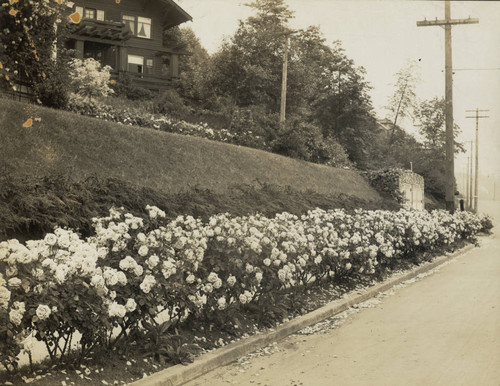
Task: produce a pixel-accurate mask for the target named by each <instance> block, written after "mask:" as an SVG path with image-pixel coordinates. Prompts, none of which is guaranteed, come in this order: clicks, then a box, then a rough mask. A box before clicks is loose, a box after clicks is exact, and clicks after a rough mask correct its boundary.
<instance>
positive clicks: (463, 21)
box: [417, 17, 479, 27]
mask: <svg viewBox="0 0 500 386" xmlns="http://www.w3.org/2000/svg"><path fill="white" fill-rule="evenodd" d="M478 23H479V19H477V18H470V17H469V18H468V19H450V20H446V19H445V20H422V21H417V27H430V26H435V25H456V24H478Z"/></svg>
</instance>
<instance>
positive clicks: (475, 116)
mask: <svg viewBox="0 0 500 386" xmlns="http://www.w3.org/2000/svg"><path fill="white" fill-rule="evenodd" d="M465 111H466V112H468V113H474V112H475V113H476V115H474V116H472V117H466V118H476V175H475V177H474V212H475V213H477V201H478V198H479V191H478V177H479V162H478V160H479V119H480V118H489V117H488V116H486V115H479V112H486V111H490V110H479V109H478V108H476V109H475V110H465Z"/></svg>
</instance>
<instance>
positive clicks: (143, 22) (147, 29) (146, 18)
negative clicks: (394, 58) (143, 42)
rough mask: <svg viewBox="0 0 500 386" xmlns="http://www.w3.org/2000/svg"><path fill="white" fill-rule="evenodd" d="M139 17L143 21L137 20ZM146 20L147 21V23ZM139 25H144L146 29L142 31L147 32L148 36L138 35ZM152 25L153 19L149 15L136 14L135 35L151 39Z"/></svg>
mask: <svg viewBox="0 0 500 386" xmlns="http://www.w3.org/2000/svg"><path fill="white" fill-rule="evenodd" d="M139 19H142V20H143V21H139ZM144 20H146V21H144ZM147 21H149V23H148V22H147ZM139 25H142V27H145V26H146V29H145V30H144V31H145V32H146V31H147V32H149V36H139ZM152 26H153V19H151V18H150V17H144V16H137V17H136V27H137V28H136V30H137V35H135V36H136V37H138V38H141V39H151V35H152V31H153V27H152ZM148 27H149V28H148ZM146 35H147V34H146Z"/></svg>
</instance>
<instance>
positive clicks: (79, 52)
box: [75, 40, 85, 60]
mask: <svg viewBox="0 0 500 386" xmlns="http://www.w3.org/2000/svg"><path fill="white" fill-rule="evenodd" d="M84 47H85V42H84V41H83V40H76V41H75V51H76V58H77V59H81V60H83V51H84Z"/></svg>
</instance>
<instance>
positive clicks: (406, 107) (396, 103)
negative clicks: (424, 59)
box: [386, 60, 420, 146]
mask: <svg viewBox="0 0 500 386" xmlns="http://www.w3.org/2000/svg"><path fill="white" fill-rule="evenodd" d="M395 76H396V77H397V80H396V83H395V84H394V93H393V94H392V95H391V96H390V98H389V101H388V104H387V106H386V109H387V110H389V112H390V117H391V118H392V120H393V125H392V131H391V136H390V140H389V146H390V145H391V144H392V142H393V140H394V132H395V129H396V125H397V123H398V118H406V117H408V116H411V115H412V113H413V112H414V111H415V109H416V108H417V103H418V102H417V96H416V94H415V87H416V85H417V82H418V81H419V80H420V72H419V67H418V65H417V63H416V62H414V61H409V60H408V61H407V62H406V64H405V65H404V66H403V68H401V70H399V72H398V73H396V75H395Z"/></svg>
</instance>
